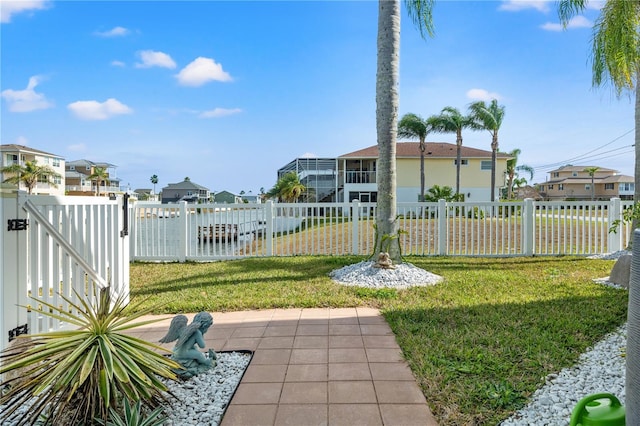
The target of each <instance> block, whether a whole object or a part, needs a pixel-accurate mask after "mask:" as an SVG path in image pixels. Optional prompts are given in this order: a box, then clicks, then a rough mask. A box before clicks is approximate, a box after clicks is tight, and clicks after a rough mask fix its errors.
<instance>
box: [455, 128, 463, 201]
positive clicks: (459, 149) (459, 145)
mask: <svg viewBox="0 0 640 426" xmlns="http://www.w3.org/2000/svg"><path fill="white" fill-rule="evenodd" d="M461 161H462V135H461V134H460V130H458V131H457V135H456V194H459V193H460V162H461Z"/></svg>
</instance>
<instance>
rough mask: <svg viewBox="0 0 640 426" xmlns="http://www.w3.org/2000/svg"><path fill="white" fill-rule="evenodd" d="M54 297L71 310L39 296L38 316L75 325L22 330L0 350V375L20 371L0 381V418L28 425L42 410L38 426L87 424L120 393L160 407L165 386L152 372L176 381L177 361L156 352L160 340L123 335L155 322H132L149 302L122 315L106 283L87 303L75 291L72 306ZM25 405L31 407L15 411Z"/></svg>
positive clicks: (105, 410)
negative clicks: (27, 332)
mask: <svg viewBox="0 0 640 426" xmlns="http://www.w3.org/2000/svg"><path fill="white" fill-rule="evenodd" d="M94 294H96V292H94ZM60 296H61V297H62V298H63V299H64V300H65V301H66V302H67V303H68V304H69V306H71V307H72V311H71V312H70V311H69V310H66V309H64V308H62V307H58V306H54V305H51V304H48V303H46V302H44V301H38V302H39V303H40V304H42V305H43V307H44V309H43V310H42V312H41V314H42V315H45V316H49V317H52V318H56V319H59V320H61V321H65V322H67V323H69V324H71V325H72V326H75V327H77V328H76V329H73V330H60V331H52V332H47V333H41V334H34V335H29V336H27V338H26V339H21V340H22V341H21V342H19V343H18V344H16V345H12V346H11V347H9V348H7V349H6V350H5V351H4V352H3V353H2V355H1V356H0V359H1V360H2V366H1V367H0V374H3V375H4V374H5V373H8V372H12V371H15V370H20V373H21V374H20V375H18V376H17V377H13V378H9V379H7V380H5V381H3V382H0V389H3V393H2V395H1V396H0V405H2V406H3V411H2V412H0V424H1V423H3V422H4V421H7V420H13V421H16V420H17V424H18V425H24V424H33V423H36V421H38V419H42V418H43V416H44V419H45V420H44V424H54V425H58V424H72V425H81V424H92V423H93V422H94V418H101V419H105V420H106V419H107V416H108V414H109V409H110V408H111V407H114V406H116V401H117V400H118V399H120V398H126V399H128V400H129V401H135V402H137V401H142V402H143V403H144V405H145V406H146V407H148V408H151V409H153V408H156V407H158V406H160V404H161V403H163V402H164V401H165V396H164V395H163V394H162V392H163V391H166V390H167V387H166V385H165V384H164V383H162V381H160V380H159V377H165V378H168V379H173V380H175V379H176V376H175V374H174V373H173V372H172V371H171V369H172V368H180V366H179V365H178V364H177V363H175V362H174V361H172V360H170V359H169V358H167V357H165V356H163V355H162V354H161V353H159V352H158V351H159V350H160V351H165V350H164V348H162V347H161V346H158V345H155V344H153V343H150V342H147V341H144V340H142V339H139V338H136V337H133V336H130V335H127V334H125V333H124V332H125V331H127V330H129V329H131V328H134V327H138V326H141V325H146V324H149V323H152V322H154V320H152V321H142V322H138V323H132V321H134V320H136V319H138V318H140V317H142V316H143V315H146V314H148V313H149V312H151V310H152V309H153V308H154V307H151V308H148V309H138V308H139V304H137V305H136V307H133V308H132V310H131V312H135V313H133V314H130V315H126V314H125V313H124V309H125V306H126V304H125V302H124V300H125V299H124V297H123V296H120V297H118V298H117V299H116V300H114V301H112V299H111V295H110V290H109V287H107V288H103V289H100V290H99V291H98V292H97V296H96V299H97V300H95V303H93V304H91V303H89V302H88V301H85V300H84V299H83V298H82V297H81V296H80V295H79V294H78V293H77V292H76V296H77V298H78V300H80V303H79V304H75V303H73V302H72V301H71V300H69V299H68V298H67V297H65V296H64V295H60ZM3 377H4V376H3ZM24 405H26V406H27V407H30V408H29V409H28V410H26V411H24V410H18V409H19V408H20V407H21V406H24Z"/></svg>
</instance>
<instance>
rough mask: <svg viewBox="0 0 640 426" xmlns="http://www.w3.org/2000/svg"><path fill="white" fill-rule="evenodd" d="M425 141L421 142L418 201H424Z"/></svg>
mask: <svg viewBox="0 0 640 426" xmlns="http://www.w3.org/2000/svg"><path fill="white" fill-rule="evenodd" d="M424 149H425V148H424V141H421V142H420V195H419V196H418V201H424Z"/></svg>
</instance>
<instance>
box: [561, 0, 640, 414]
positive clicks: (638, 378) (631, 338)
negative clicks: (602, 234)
mask: <svg viewBox="0 0 640 426" xmlns="http://www.w3.org/2000/svg"><path fill="white" fill-rule="evenodd" d="M586 7H587V1H586V0H561V1H560V3H559V5H558V12H559V14H560V18H561V20H562V22H563V23H564V24H565V26H566V24H567V23H568V22H569V19H571V18H572V17H573V16H574V15H576V14H578V13H580V12H582V11H584V9H585V8H586ZM639 21H640V2H639V1H637V0H635V1H620V0H607V1H606V2H605V4H604V6H603V7H602V9H601V11H600V15H599V16H598V19H597V20H596V22H595V25H594V27H593V37H592V43H593V46H592V50H593V54H592V57H591V60H592V70H593V85H594V86H600V85H601V84H602V83H603V82H605V81H611V83H613V86H614V88H615V90H616V92H617V94H618V96H620V95H621V94H622V92H623V91H627V90H629V91H631V90H633V89H634V88H635V95H636V103H635V128H636V134H635V147H636V149H635V154H636V159H635V170H634V173H635V190H634V194H633V198H634V201H635V202H636V203H637V202H638V200H640V84H638V83H640V81H639V80H640V28H639V26H638V22H639ZM634 216H636V215H634ZM638 225H639V223H638V219H636V218H634V219H633V223H632V224H631V226H632V229H637V228H638ZM634 258H635V257H634ZM634 265H635V260H634ZM631 269H632V270H634V268H631ZM632 272H633V271H632ZM638 284H640V283H639V282H638V277H637V273H635V274H632V277H631V281H630V284H629V312H628V313H627V318H628V322H629V324H628V326H627V327H628V330H629V334H628V335H627V371H626V386H625V388H626V422H627V424H628V425H636V424H640V354H639V352H640V333H638V330H639V329H640V288H638Z"/></svg>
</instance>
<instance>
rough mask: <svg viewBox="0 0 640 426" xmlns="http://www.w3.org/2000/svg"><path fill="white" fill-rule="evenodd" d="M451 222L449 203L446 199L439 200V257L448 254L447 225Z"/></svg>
mask: <svg viewBox="0 0 640 426" xmlns="http://www.w3.org/2000/svg"><path fill="white" fill-rule="evenodd" d="M448 222H449V215H448V214H447V202H446V201H445V200H444V199H440V200H438V222H437V223H438V255H440V256H444V255H446V254H447V243H448V240H449V237H448V236H447V228H448V227H447V225H448Z"/></svg>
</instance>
